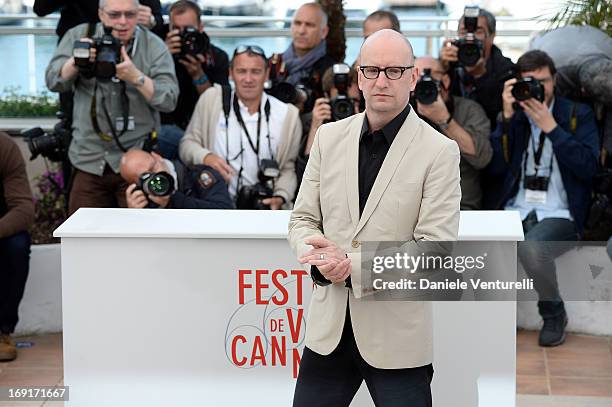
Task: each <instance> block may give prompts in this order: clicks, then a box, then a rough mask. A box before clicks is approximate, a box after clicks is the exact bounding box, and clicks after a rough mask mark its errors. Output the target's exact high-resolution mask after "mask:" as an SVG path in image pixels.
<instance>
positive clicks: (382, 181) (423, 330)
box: [289, 110, 461, 369]
mask: <svg viewBox="0 0 612 407" xmlns="http://www.w3.org/2000/svg"><path fill="white" fill-rule="evenodd" d="M364 119H365V114H364V113H361V114H357V115H354V116H352V117H350V118H348V119H345V120H341V121H338V122H334V123H329V124H325V125H323V126H321V127H320V128H319V130H318V131H317V134H316V135H315V140H314V143H313V146H312V150H311V152H310V158H309V160H308V165H307V166H306V171H305V173H304V178H303V180H302V185H301V186H300V190H299V194H298V198H297V201H296V204H295V207H294V209H293V212H292V214H291V219H290V222H289V243H290V244H291V247H292V248H293V250H294V252H295V253H296V255H297V256H298V257H300V256H302V255H303V254H304V253H305V252H306V251H308V250H310V249H311V247H310V246H308V245H306V244H304V240H305V239H306V238H307V237H310V236H313V235H324V236H325V237H326V238H327V239H330V240H332V241H333V242H335V243H336V244H337V245H338V246H339V247H341V248H342V249H344V250H345V251H347V253H348V256H349V258H350V259H351V263H352V274H351V280H352V285H353V289H348V288H346V287H345V286H344V283H336V284H331V285H329V286H326V287H318V286H317V287H316V289H315V291H314V293H313V296H312V300H311V302H310V308H309V311H308V323H307V327H306V346H308V348H310V349H311V350H313V351H314V352H317V353H319V354H321V355H328V354H330V353H331V352H332V351H333V350H334V349H335V348H336V346H337V345H338V343H339V341H340V337H341V334H342V328H343V325H344V319H345V313H346V305H347V297H348V303H349V307H350V313H351V322H352V327H353V332H354V335H355V340H356V342H357V346H358V348H359V352H360V353H361V356H362V357H363V358H364V359H365V360H366V361H367V362H368V363H369V364H370V365H372V366H374V367H377V368H386V369H398V368H408V367H417V366H423V365H427V364H429V363H431V362H432V360H433V355H432V353H433V352H432V345H433V338H432V313H431V312H432V311H431V303H429V302H417V301H412V302H409V301H402V302H399V301H371V300H365V299H363V298H362V296H363V293H362V287H361V270H360V269H361V261H360V257H361V255H360V248H359V246H360V244H361V241H403V242H405V241H412V240H416V241H420V240H431V241H435V240H438V241H444V240H446V241H448V240H456V239H457V231H458V228H459V203H460V201H461V189H460V186H459V182H460V176H459V159H460V156H459V147H458V146H457V144H456V143H455V142H454V141H452V140H450V139H448V138H446V137H445V136H443V135H442V134H440V133H438V132H436V131H435V130H434V129H433V128H431V127H430V126H429V125H427V124H426V123H425V122H424V121H422V120H421V119H420V118H419V117H418V116H417V115H416V113H415V112H414V110H411V111H410V114H409V115H408V117H407V118H406V121H405V122H404V124H403V125H402V127H401V129H400V131H399V132H398V134H397V136H396V138H395V140H394V141H393V144H392V145H391V148H390V149H389V152H388V154H387V156H386V158H385V161H384V162H383V165H382V167H381V169H380V172H379V174H378V177H377V178H376V181H375V183H374V186H373V187H372V191H371V193H370V195H369V197H368V201H367V203H366V205H365V208H364V210H363V214H362V216H361V218H360V217H359V186H358V157H359V137H360V133H361V127H362V124H363V120H364Z"/></svg>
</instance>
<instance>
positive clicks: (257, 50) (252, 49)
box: [234, 45, 268, 61]
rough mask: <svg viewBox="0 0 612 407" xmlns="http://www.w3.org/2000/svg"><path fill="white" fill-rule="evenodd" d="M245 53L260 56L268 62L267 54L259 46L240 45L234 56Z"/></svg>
mask: <svg viewBox="0 0 612 407" xmlns="http://www.w3.org/2000/svg"><path fill="white" fill-rule="evenodd" d="M245 52H250V53H253V54H255V55H259V56H261V57H262V58H263V59H265V60H266V61H267V60H268V58H266V53H265V52H264V50H263V49H262V48H261V47H258V46H257V45H238V46H237V47H236V49H235V50H234V56H236V55H240V54H244V53H245Z"/></svg>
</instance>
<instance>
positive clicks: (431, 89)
mask: <svg viewBox="0 0 612 407" xmlns="http://www.w3.org/2000/svg"><path fill="white" fill-rule="evenodd" d="M438 86H439V84H438V81H436V80H435V79H434V78H432V77H431V69H429V68H425V69H423V74H422V75H421V78H420V79H419V81H418V82H417V84H416V87H415V88H414V97H415V98H416V100H417V101H418V102H419V103H422V104H424V105H431V104H432V103H433V102H435V101H436V99H438Z"/></svg>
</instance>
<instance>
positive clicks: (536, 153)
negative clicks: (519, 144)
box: [523, 126, 555, 177]
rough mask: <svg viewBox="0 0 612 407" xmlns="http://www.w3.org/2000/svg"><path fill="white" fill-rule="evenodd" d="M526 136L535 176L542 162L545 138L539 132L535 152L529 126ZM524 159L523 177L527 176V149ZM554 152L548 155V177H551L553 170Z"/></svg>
mask: <svg viewBox="0 0 612 407" xmlns="http://www.w3.org/2000/svg"><path fill="white" fill-rule="evenodd" d="M528 132H529V134H528V136H529V143H530V144H531V151H532V152H533V162H534V165H535V176H537V175H538V171H539V169H540V161H541V160H542V153H543V152H544V142H545V141H546V136H545V135H544V134H543V133H541V132H540V139H539V140H538V149H537V150H536V148H535V143H534V141H533V137H531V136H532V133H531V126H530V127H529V129H528ZM526 154H527V155H526V157H525V161H524V162H523V174H525V176H527V160H529V149H527V151H526ZM554 154H555V153H554V151H553V153H552V154H551V155H550V164H549V165H548V176H549V177H550V176H551V175H552V168H553V158H554Z"/></svg>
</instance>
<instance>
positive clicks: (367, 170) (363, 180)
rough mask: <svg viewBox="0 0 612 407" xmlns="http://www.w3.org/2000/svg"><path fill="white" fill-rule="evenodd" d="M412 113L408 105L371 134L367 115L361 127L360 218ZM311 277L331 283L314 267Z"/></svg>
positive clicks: (317, 281)
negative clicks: (394, 141) (381, 171)
mask: <svg viewBox="0 0 612 407" xmlns="http://www.w3.org/2000/svg"><path fill="white" fill-rule="evenodd" d="M409 113H410V104H406V107H405V108H404V110H402V111H401V113H400V114H398V115H397V116H395V118H393V120H391V121H390V122H389V123H387V124H386V125H385V126H384V127H383V128H382V129H380V130H376V131H374V132H370V125H369V123H368V118H367V113H366V117H364V119H363V125H362V126H361V136H360V137H359V173H358V177H359V217H361V214H362V213H363V208H365V205H366V202H367V201H368V197H369V196H370V192H371V191H372V187H373V186H374V182H375V181H376V177H377V176H378V173H379V172H380V168H381V167H382V164H383V162H384V161H385V157H386V156H387V153H388V152H389V149H390V148H391V144H393V140H395V136H397V133H398V132H399V130H400V128H401V127H402V125H403V124H404V122H405V121H406V118H407V117H408V114H409ZM310 275H311V276H312V278H313V280H314V281H315V283H316V284H318V285H328V284H331V281H329V280H328V279H326V278H325V277H323V275H322V274H321V272H320V271H319V269H318V268H317V267H315V266H312V267H311V269H310ZM346 286H347V287H352V285H351V277H350V276H349V277H348V278H347V279H346Z"/></svg>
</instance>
